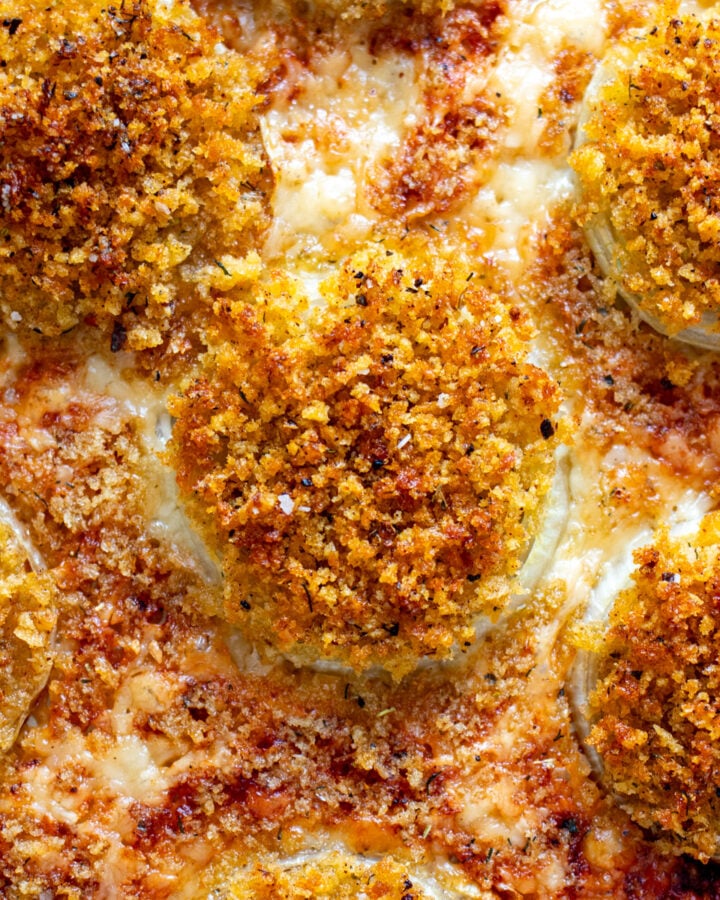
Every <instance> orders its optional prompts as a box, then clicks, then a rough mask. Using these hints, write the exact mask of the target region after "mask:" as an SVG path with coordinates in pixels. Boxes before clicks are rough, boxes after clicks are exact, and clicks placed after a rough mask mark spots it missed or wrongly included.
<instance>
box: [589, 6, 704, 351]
mask: <svg viewBox="0 0 720 900" xmlns="http://www.w3.org/2000/svg"><path fill="white" fill-rule="evenodd" d="M719 41H720V23H718V21H717V20H712V19H711V20H708V21H707V22H704V21H701V20H700V19H698V18H696V17H694V16H691V15H688V16H687V17H685V18H682V19H681V18H680V17H679V15H678V12H677V4H676V3H664V4H661V6H660V9H659V11H658V12H657V13H656V17H655V24H654V25H652V27H650V26H647V27H646V30H645V32H644V34H643V35H642V38H640V37H638V36H637V35H634V36H632V37H631V38H628V39H627V40H626V43H625V45H621V47H620V48H619V49H615V50H613V51H612V52H611V55H610V56H609V57H608V59H607V60H606V62H605V63H604V64H603V69H602V72H603V73H604V75H605V77H606V78H607V80H608V81H607V84H601V85H599V86H598V89H597V92H596V96H593V97H591V98H590V100H589V103H590V117H589V119H588V121H587V122H586V123H585V125H584V134H585V142H584V143H583V144H582V146H580V148H579V149H578V150H576V152H575V153H574V154H573V156H572V157H571V163H572V165H573V167H574V168H575V170H576V172H577V173H578V175H579V177H580V182H581V185H582V191H583V202H582V205H581V207H580V210H579V216H580V220H581V221H582V222H583V223H584V224H586V225H587V226H588V227H589V228H591V229H592V228H593V227H595V226H594V224H593V222H594V220H595V219H596V218H597V217H598V216H602V217H606V218H607V220H608V221H609V223H610V225H611V227H612V231H613V236H614V246H613V248H612V250H611V255H612V257H613V270H612V271H611V272H608V273H607V274H608V275H609V276H611V277H612V278H615V279H617V282H618V284H620V286H621V287H622V289H623V290H624V291H625V292H626V293H627V294H628V295H632V296H633V297H635V298H636V299H637V302H638V304H639V306H640V308H641V309H643V310H645V311H646V312H647V313H648V314H650V315H652V316H654V317H655V318H656V319H657V320H658V321H659V323H660V324H661V326H662V328H663V330H666V331H667V332H668V333H670V334H675V333H678V332H680V331H682V330H683V329H685V328H687V327H688V326H691V325H695V324H697V323H699V322H700V321H701V319H702V316H703V314H704V313H712V314H713V315H715V314H717V312H718V309H720V253H719V252H718V235H719V234H720V224H718V223H719V222H720V218H719V215H718V214H719V209H718V205H717V201H716V199H715V184H716V181H717V178H718V168H719V166H720V152H719V150H718V141H717V137H716V132H717V129H718V123H720V108H719V107H718V105H717V102H716V101H717V92H718V80H717V46H718V42H719Z"/></svg>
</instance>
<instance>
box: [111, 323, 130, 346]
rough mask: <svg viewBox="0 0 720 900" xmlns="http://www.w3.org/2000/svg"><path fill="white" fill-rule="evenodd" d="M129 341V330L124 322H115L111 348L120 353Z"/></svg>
mask: <svg viewBox="0 0 720 900" xmlns="http://www.w3.org/2000/svg"><path fill="white" fill-rule="evenodd" d="M126 343H127V331H126V329H125V326H124V325H123V324H122V322H115V324H114V325H113V330H112V334H111V336H110V350H111V352H112V353H119V352H120V350H122V349H123V348H124V346H125V344H126Z"/></svg>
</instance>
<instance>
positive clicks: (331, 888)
mask: <svg viewBox="0 0 720 900" xmlns="http://www.w3.org/2000/svg"><path fill="white" fill-rule="evenodd" d="M303 857H304V858H303ZM215 882H216V885H215V886H213V887H211V889H210V893H209V895H208V896H209V900H250V898H252V900H266V898H267V900H313V898H315V897H328V898H332V900H356V898H366V900H374V898H378V900H379V898H383V900H425V898H432V897H435V896H438V895H437V894H436V893H435V892H431V891H428V890H426V889H425V887H423V886H422V884H421V883H420V882H419V881H418V879H417V878H416V877H414V876H413V875H412V874H411V873H410V872H409V870H408V868H407V866H404V865H402V863H400V862H399V861H398V860H395V859H393V858H392V857H384V858H382V859H379V860H377V859H372V858H368V859H366V858H364V857H362V856H357V855H355V854H349V853H341V852H331V853H323V854H317V853H311V854H308V855H306V856H305V855H304V854H301V855H300V857H299V858H296V859H295V860H292V861H287V862H285V863H262V864H260V863H258V864H257V865H255V866H254V867H253V868H251V869H245V870H244V871H241V872H240V873H238V871H237V870H236V871H234V872H231V873H223V874H222V875H221V876H220V877H219V878H217V879H215ZM443 896H444V895H443Z"/></svg>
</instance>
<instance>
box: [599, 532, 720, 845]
mask: <svg viewBox="0 0 720 900" xmlns="http://www.w3.org/2000/svg"><path fill="white" fill-rule="evenodd" d="M719 541H720V519H719V518H718V516H717V514H715V515H714V516H710V517H708V519H706V520H705V521H704V523H703V526H702V528H701V530H700V532H699V534H698V535H696V536H693V537H691V538H682V539H680V538H678V539H670V538H668V537H667V535H663V536H661V537H660V539H659V540H658V541H657V542H656V544H655V546H652V547H647V548H645V549H643V550H641V551H638V552H637V554H636V561H637V563H638V568H637V570H636V571H635V573H634V575H633V578H634V581H635V584H634V586H633V587H632V588H630V589H628V590H626V591H625V592H623V593H622V594H620V596H619V598H618V600H617V602H616V604H615V607H614V609H613V611H612V613H611V619H610V628H609V630H608V634H607V638H606V640H605V643H604V646H603V648H602V657H601V661H600V663H599V671H598V682H597V688H596V689H595V691H594V692H593V694H592V695H591V697H590V719H591V721H592V722H593V723H594V724H593V728H592V730H591V732H590V736H589V743H590V745H591V746H593V747H595V748H596V749H597V751H598V752H599V754H600V756H601V757H602V763H603V780H604V781H605V783H606V785H607V786H608V787H609V788H610V790H611V791H612V792H613V793H614V794H615V796H616V797H617V798H618V799H619V801H620V803H621V805H622V806H623V807H624V808H625V809H626V810H627V811H628V812H629V813H630V814H631V815H632V817H633V818H634V819H635V820H636V821H637V822H638V823H639V824H640V825H642V826H644V827H645V828H648V829H650V830H651V831H652V832H653V833H654V834H655V835H657V836H658V837H659V838H660V843H661V845H662V846H663V847H665V849H669V850H671V851H673V852H676V853H680V852H682V853H690V854H692V855H694V856H697V857H699V858H700V859H703V860H707V859H708V858H710V857H713V856H717V855H718V852H719V851H720V666H719V665H718V660H720V544H719V543H718V542H719Z"/></svg>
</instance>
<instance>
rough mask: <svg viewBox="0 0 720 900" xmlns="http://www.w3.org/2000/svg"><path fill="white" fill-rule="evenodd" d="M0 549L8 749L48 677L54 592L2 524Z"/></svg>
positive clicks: (0, 707)
mask: <svg viewBox="0 0 720 900" xmlns="http://www.w3.org/2000/svg"><path fill="white" fill-rule="evenodd" d="M0 547H1V548H2V549H1V550H0V750H7V749H8V748H9V747H11V746H12V745H13V743H14V742H15V738H16V737H17V734H18V731H19V730H20V727H21V726H22V724H23V722H24V721H25V718H26V716H27V714H28V713H29V711H30V706H31V704H32V702H33V700H34V699H35V697H36V696H37V695H38V694H39V693H40V691H41V690H42V689H43V688H44V687H45V685H46V683H47V680H48V677H49V675H50V670H51V668H52V662H53V652H52V648H51V645H50V642H51V637H52V633H53V630H54V628H55V624H56V621H57V602H56V597H57V592H56V590H55V586H54V582H53V581H52V579H51V577H50V576H49V575H48V574H40V575H36V574H35V573H34V572H30V571H28V567H27V560H26V558H25V556H24V555H23V553H22V552H21V551H20V550H19V549H18V548H17V546H16V545H15V541H14V538H13V536H12V534H11V533H10V530H9V529H8V527H7V526H6V525H4V524H3V525H0Z"/></svg>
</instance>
